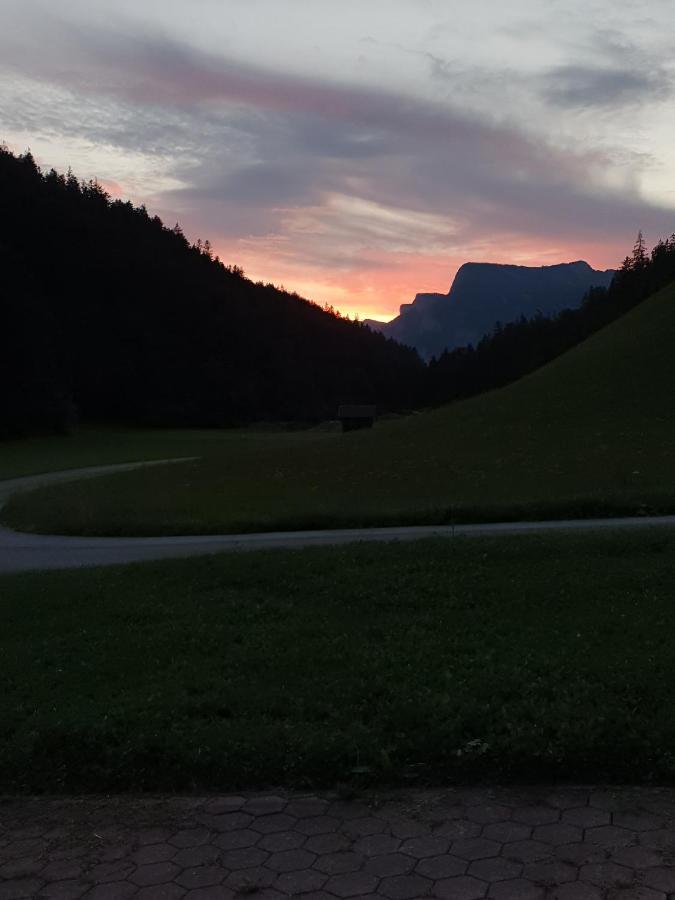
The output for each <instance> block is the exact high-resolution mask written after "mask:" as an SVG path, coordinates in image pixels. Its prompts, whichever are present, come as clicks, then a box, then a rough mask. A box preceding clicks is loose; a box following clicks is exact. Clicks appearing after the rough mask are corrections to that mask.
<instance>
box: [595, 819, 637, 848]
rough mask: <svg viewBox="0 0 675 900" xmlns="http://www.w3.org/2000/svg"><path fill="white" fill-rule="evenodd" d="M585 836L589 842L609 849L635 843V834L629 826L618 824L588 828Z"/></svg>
mask: <svg viewBox="0 0 675 900" xmlns="http://www.w3.org/2000/svg"><path fill="white" fill-rule="evenodd" d="M647 833H648V832H647ZM584 836H585V839H586V840H587V841H588V842H589V843H591V844H598V845H599V846H601V847H605V848H607V849H608V850H614V849H617V848H619V847H627V846H628V845H629V844H633V843H635V836H634V835H633V834H631V832H630V831H628V829H627V828H618V827H617V826H616V825H603V826H601V827H600V828H587V829H586V831H585V835H584Z"/></svg>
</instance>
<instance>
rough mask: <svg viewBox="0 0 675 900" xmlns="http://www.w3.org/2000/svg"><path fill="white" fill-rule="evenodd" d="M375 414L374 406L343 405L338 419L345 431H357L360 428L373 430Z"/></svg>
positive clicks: (339, 408) (339, 409) (339, 410)
mask: <svg viewBox="0 0 675 900" xmlns="http://www.w3.org/2000/svg"><path fill="white" fill-rule="evenodd" d="M375 413H376V409H375V407H374V406H367V405H366V406H364V405H359V404H357V403H343V404H342V405H341V406H340V407H338V414H337V417H338V419H339V420H340V422H342V430H343V431H356V430H357V429H358V428H372V427H373V422H374V421H375Z"/></svg>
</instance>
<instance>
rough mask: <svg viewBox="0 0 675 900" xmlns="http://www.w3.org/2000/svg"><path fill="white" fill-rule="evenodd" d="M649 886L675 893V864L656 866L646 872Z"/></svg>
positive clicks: (646, 881)
mask: <svg viewBox="0 0 675 900" xmlns="http://www.w3.org/2000/svg"><path fill="white" fill-rule="evenodd" d="M644 883H645V884H646V885H647V887H650V888H654V890H657V891H665V892H666V893H675V866H656V867H655V868H653V869H647V871H646V872H645V874H644Z"/></svg>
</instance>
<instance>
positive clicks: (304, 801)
mask: <svg viewBox="0 0 675 900" xmlns="http://www.w3.org/2000/svg"><path fill="white" fill-rule="evenodd" d="M327 809H328V801H327V800H322V799H321V798H320V797H298V798H297V799H296V800H291V801H290V802H289V803H288V805H287V806H286V812H287V813H288V815H289V816H295V817H296V818H297V819H307V818H314V817H315V816H322V815H324V813H325V812H326V810H327Z"/></svg>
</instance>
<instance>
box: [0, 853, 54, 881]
mask: <svg viewBox="0 0 675 900" xmlns="http://www.w3.org/2000/svg"><path fill="white" fill-rule="evenodd" d="M44 867H45V860H44V859H25V858H21V859H11V860H10V861H9V862H8V863H5V864H4V866H0V880H9V879H10V878H28V877H29V876H31V875H38V874H39V873H40V872H41V871H42V870H43V869H44Z"/></svg>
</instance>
